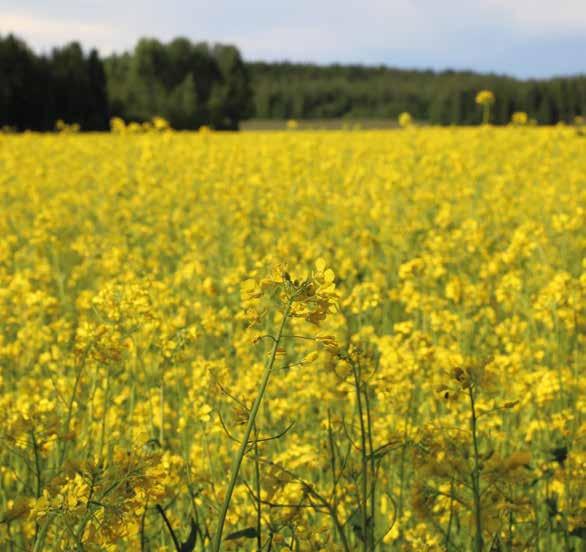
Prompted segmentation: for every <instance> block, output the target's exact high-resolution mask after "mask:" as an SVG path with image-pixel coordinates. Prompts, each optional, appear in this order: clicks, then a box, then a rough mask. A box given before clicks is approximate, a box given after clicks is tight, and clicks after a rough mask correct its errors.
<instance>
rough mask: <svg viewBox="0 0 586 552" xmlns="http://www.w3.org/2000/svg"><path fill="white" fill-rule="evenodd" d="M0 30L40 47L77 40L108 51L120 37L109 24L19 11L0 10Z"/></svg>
mask: <svg viewBox="0 0 586 552" xmlns="http://www.w3.org/2000/svg"><path fill="white" fill-rule="evenodd" d="M0 33H3V34H7V33H14V34H15V35H17V36H18V37H20V38H23V39H24V40H26V41H27V42H30V43H31V44H33V45H34V46H35V48H37V49H41V50H46V49H48V48H50V47H53V46H56V45H63V44H65V43H66V42H70V41H73V40H77V41H81V42H83V44H84V45H85V46H87V47H97V48H98V49H100V50H102V51H104V50H106V51H110V50H112V49H113V48H115V46H116V42H117V40H118V38H119V37H120V36H121V33H120V32H119V31H118V30H117V29H116V27H114V26H112V25H107V24H102V23H88V22H84V21H76V20H71V19H53V18H48V17H42V16H34V15H30V14H22V13H8V14H6V13H3V14H2V15H1V16H0Z"/></svg>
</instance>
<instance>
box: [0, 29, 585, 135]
mask: <svg viewBox="0 0 586 552" xmlns="http://www.w3.org/2000/svg"><path fill="white" fill-rule="evenodd" d="M481 89H489V90H492V91H493V92H494V94H495V96H496V103H495V105H494V106H493V110H492V122H493V123H495V124H506V123H508V122H509V121H510V119H511V115H512V113H514V112H515V111H525V112H527V113H528V114H529V117H531V118H532V119H535V120H536V121H537V122H538V123H540V124H555V123H558V122H560V121H565V122H571V121H573V120H574V118H575V117H576V116H577V115H586V75H580V76H570V77H563V78H552V79H547V80H520V79H515V78H512V77H508V76H503V75H494V74H479V73H474V72H470V71H443V72H435V71H431V70H428V71H424V70H404V69H393V68H390V67H385V66H379V67H368V66H360V65H329V66H319V65H311V64H295V63H287V62H283V63H265V62H250V63H246V62H244V61H243V59H242V56H241V54H240V52H239V51H238V49H237V48H236V47H235V46H231V45H222V44H208V43H204V42H200V43H193V42H191V41H190V40H188V39H186V38H177V39H175V40H173V41H171V42H169V43H162V42H160V41H158V40H156V39H149V38H145V39H141V40H140V41H139V42H138V44H137V45H136V47H135V48H134V50H133V51H132V52H127V53H123V54H120V55H113V56H110V57H107V58H105V59H101V58H100V57H99V55H98V53H97V51H95V50H92V51H90V52H84V50H83V49H82V47H81V46H80V45H79V44H78V43H72V44H68V45H66V46H64V47H62V48H57V49H54V50H52V51H51V52H50V53H48V54H42V55H39V54H36V53H35V52H33V50H32V49H31V48H29V47H28V46H27V44H26V43H25V42H24V41H22V40H20V39H18V38H16V37H14V36H13V35H8V36H4V37H2V36H0V127H3V126H4V127H10V128H14V129H16V130H25V129H33V130H52V129H53V128H54V127H55V123H56V121H57V120H59V119H61V120H63V121H65V122H66V123H79V124H80V126H81V128H82V129H83V130H104V129H106V128H108V125H109V120H110V118H111V117H113V116H117V117H121V118H123V119H124V120H126V121H139V122H141V121H146V120H149V119H151V118H152V117H154V116H156V115H159V116H162V117H164V118H165V119H167V120H168V121H169V122H170V123H171V125H172V126H173V127H174V128H177V129H196V128H199V127H200V126H202V125H209V126H211V127H213V128H216V129H231V130H233V129H237V128H238V127H239V124H240V122H241V121H242V120H245V119H248V118H253V117H254V118H257V119H328V118H347V119H362V120H363V119H368V118H377V119H394V118H396V117H397V116H398V115H399V114H400V113H401V112H404V111H407V112H409V113H410V114H411V115H412V116H413V117H414V118H415V120H417V121H419V122H421V123H430V124H439V125H450V124H464V125H467V124H478V123H480V121H481V116H482V114H481V110H480V109H479V107H478V106H477V105H476V103H475V96H476V93H477V92H478V91H479V90H481Z"/></svg>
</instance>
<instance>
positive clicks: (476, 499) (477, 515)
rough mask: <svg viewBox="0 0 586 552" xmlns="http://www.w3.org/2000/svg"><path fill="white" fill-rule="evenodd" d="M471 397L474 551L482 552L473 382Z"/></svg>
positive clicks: (469, 388)
mask: <svg viewBox="0 0 586 552" xmlns="http://www.w3.org/2000/svg"><path fill="white" fill-rule="evenodd" d="M468 395H469V397H470V411H471V417H470V429H471V431H472V444H473V447H474V469H473V471H472V492H473V493H474V518H475V522H476V534H475V535H474V552H482V549H483V547H484V542H483V540H482V512H481V504H480V454H479V452H478V436H477V417H476V403H475V400H474V391H473V384H472V383H471V384H470V386H469V387H468Z"/></svg>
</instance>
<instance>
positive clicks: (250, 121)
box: [0, 0, 586, 130]
mask: <svg viewBox="0 0 586 552" xmlns="http://www.w3.org/2000/svg"><path fill="white" fill-rule="evenodd" d="M584 51H586V2H583V1H577V0H562V1H559V2H556V3H553V2H550V1H545V0H533V1H530V0H477V1H468V2H466V1H463V0H447V1H445V2H441V3H440V2H435V1H432V0H396V1H392V2H383V1H382V0H364V1H363V2H361V3H360V4H359V5H358V3H355V2H347V1H336V2H334V1H333V0H322V1H319V2H315V1H314V2H311V3H310V2H308V1H306V0H299V1H296V2H281V3H278V4H277V3H274V2H269V1H268V0H253V1H250V2H246V3H244V2H235V1H226V0H221V1H216V2H213V3H210V2H204V1H199V0H197V1H189V0H170V1H167V2H153V1H138V0H129V1H126V2H124V3H123V4H121V3H120V2H113V1H111V0H102V1H88V0H83V1H75V2H74V1H70V0H53V1H51V2H40V1H33V0H4V1H3V3H2V6H1V7H0V126H2V127H9V128H11V129H14V130H25V129H35V130H52V129H53V128H54V127H55V123H56V121H58V120H62V121H64V122H65V123H68V124H72V123H78V124H79V125H80V126H81V128H82V129H83V130H104V129H107V128H108V127H109V121H110V119H111V118H112V117H120V118H122V119H124V120H125V121H138V122H141V121H146V120H150V119H152V117H154V116H161V117H164V118H165V119H166V120H168V121H169V122H170V124H171V125H172V126H173V127H174V128H177V129H197V128H199V127H201V126H203V125H205V126H209V127H212V128H216V129H238V128H267V129H268V128H283V127H284V124H285V121H288V120H291V119H294V120H296V121H298V122H299V124H298V128H304V127H312V128H315V127H320V128H354V127H356V126H360V127H362V128H372V127H374V128H378V127H385V126H393V125H394V124H395V120H396V118H397V116H398V115H399V114H400V113H402V112H408V113H410V114H411V115H412V117H413V118H414V120H415V121H416V122H418V123H419V124H441V125H450V124H458V125H469V124H478V123H480V122H481V119H482V113H481V110H479V108H478V106H477V105H476V103H475V97H476V93H477V92H478V91H479V90H482V89H489V90H492V91H493V92H494V94H495V97H496V102H495V104H494V106H493V109H492V122H493V123H495V124H506V123H508V122H509V121H510V120H511V116H512V114H513V113H515V112H519V111H523V112H526V113H527V114H528V116H529V118H530V119H532V120H533V121H534V122H536V123H539V124H555V123H558V122H560V121H564V122H568V123H570V122H573V121H574V120H575V119H576V117H580V116H583V115H584V114H585V113H586V76H585V75H584V74H585V73H586V58H585V57H584V56H583V52H584Z"/></svg>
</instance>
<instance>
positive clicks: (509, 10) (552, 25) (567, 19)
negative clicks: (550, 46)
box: [483, 0, 586, 34]
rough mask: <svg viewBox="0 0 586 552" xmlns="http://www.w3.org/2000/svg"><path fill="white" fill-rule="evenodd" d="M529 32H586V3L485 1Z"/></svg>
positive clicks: (565, 0)
mask: <svg viewBox="0 0 586 552" xmlns="http://www.w3.org/2000/svg"><path fill="white" fill-rule="evenodd" d="M483 3H485V4H486V6H487V7H489V8H492V9H497V10H501V11H502V12H503V13H505V14H507V16H508V17H509V18H510V20H511V21H512V22H513V23H514V25H515V27H517V28H518V29H519V30H522V31H525V32H528V33H546V34H560V33H576V32H580V31H582V32H586V1H585V0H555V1H554V0H483Z"/></svg>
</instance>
